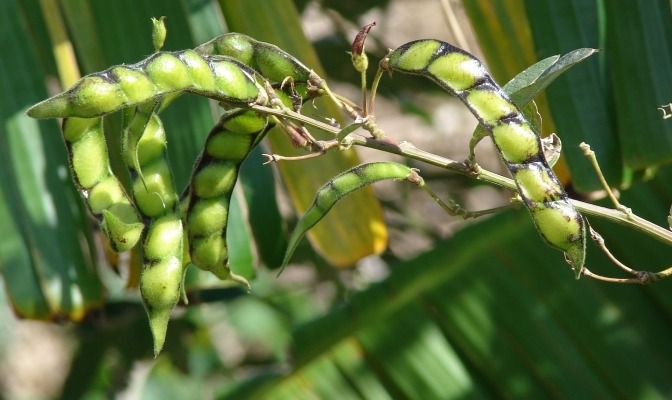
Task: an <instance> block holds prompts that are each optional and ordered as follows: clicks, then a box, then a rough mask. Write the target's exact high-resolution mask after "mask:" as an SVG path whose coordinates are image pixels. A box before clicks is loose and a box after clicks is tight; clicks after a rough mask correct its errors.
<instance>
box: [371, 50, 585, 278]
mask: <svg viewBox="0 0 672 400" xmlns="http://www.w3.org/2000/svg"><path fill="white" fill-rule="evenodd" d="M380 65H381V68H383V69H385V70H389V71H400V72H404V73H409V74H415V75H423V76H426V77H428V78H430V79H431V80H433V81H434V82H436V83H437V84H439V85H440V86H442V87H443V88H444V89H446V90H447V91H448V92H450V93H452V94H453V95H455V96H457V97H458V98H460V99H461V100H462V101H463V102H464V103H465V104H466V106H467V107H468V108H469V109H470V110H471V112H472V113H473V114H474V116H476V118H477V119H478V120H479V122H480V123H481V124H482V125H483V126H484V127H485V129H486V130H487V131H488V133H489V134H490V136H491V137H492V139H493V141H494V142H495V147H496V148H497V150H498V151H499V153H500V155H501V157H502V159H503V160H504V163H505V164H506V166H507V168H508V169H509V171H510V172H511V174H512V176H513V178H514V180H515V182H516V185H517V186H518V192H519V194H520V197H521V198H522V200H523V203H524V204H525V206H526V207H527V208H528V209H529V211H530V213H531V215H532V219H533V221H534V223H535V225H536V227H537V229H538V231H539V233H540V235H541V236H542V238H543V239H544V240H545V241H546V242H547V243H548V244H549V245H551V246H552V247H555V248H557V249H559V250H562V251H563V252H565V257H566V259H567V260H568V262H569V263H570V264H571V265H572V267H573V268H574V270H575V272H576V274H577V277H578V276H579V275H580V273H581V269H582V267H583V263H584V257H585V245H586V229H585V221H584V220H583V217H582V216H581V214H580V213H579V212H578V211H576V209H574V207H573V206H572V205H571V203H570V201H569V198H568V197H567V194H566V193H565V190H564V188H563V187H562V185H561V184H560V182H559V180H558V178H557V177H556V176H555V173H554V172H553V170H552V169H551V168H550V167H549V166H548V163H547V161H546V159H545V158H544V154H543V148H542V145H541V140H540V139H539V135H537V133H536V132H535V131H534V130H533V129H532V127H531V125H530V124H529V122H527V121H526V120H525V117H524V116H523V114H522V113H521V112H520V110H519V109H518V107H517V106H516V105H515V104H514V103H513V102H512V101H511V100H510V99H509V97H508V96H507V95H506V93H504V91H503V90H502V89H501V88H500V87H499V86H498V85H497V84H496V83H495V82H494V81H493V80H492V78H491V77H490V75H489V74H488V73H487V71H486V70H485V68H484V67H483V65H482V64H481V62H480V61H478V59H476V58H475V57H474V56H472V55H471V54H469V53H467V52H465V51H464V50H461V49H458V48H456V47H454V46H452V45H450V44H448V43H444V42H441V41H438V40H433V39H428V40H417V41H413V42H409V43H406V44H404V45H402V46H400V47H399V48H397V49H396V50H394V51H392V52H391V53H390V54H388V55H387V57H386V58H384V59H383V60H382V61H381V63H380Z"/></svg>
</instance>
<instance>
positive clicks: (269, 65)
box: [195, 32, 311, 83]
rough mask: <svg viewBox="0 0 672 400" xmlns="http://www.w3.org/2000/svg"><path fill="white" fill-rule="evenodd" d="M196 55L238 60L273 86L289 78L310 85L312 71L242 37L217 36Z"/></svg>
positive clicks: (266, 45) (273, 48) (274, 49)
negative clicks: (219, 56) (226, 57)
mask: <svg viewBox="0 0 672 400" xmlns="http://www.w3.org/2000/svg"><path fill="white" fill-rule="evenodd" d="M195 51H196V52H198V53H201V54H216V55H222V56H228V57H232V58H235V59H236V60H238V61H240V62H242V63H243V64H245V65H247V66H249V67H250V68H252V69H254V70H256V71H258V72H259V73H260V74H261V75H262V76H263V77H264V78H266V79H268V80H269V81H270V82H273V83H279V82H284V81H285V79H287V78H290V79H292V80H293V81H294V82H296V83H300V82H308V81H309V80H310V76H311V70H310V69H309V68H308V67H306V66H305V65H303V64H302V63H301V62H300V61H299V60H297V59H296V58H295V57H294V56H292V55H291V54H289V53H287V52H285V51H284V50H282V49H280V48H279V47H277V46H275V45H272V44H270V43H265V42H261V41H258V40H255V39H253V38H251V37H249V36H246V35H243V34H241V33H235V32H234V33H227V34H225V35H221V36H218V37H216V38H214V39H212V40H211V41H209V42H206V43H204V44H202V45H200V46H198V47H197V48H196V49H195Z"/></svg>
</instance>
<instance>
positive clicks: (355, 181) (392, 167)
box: [282, 162, 413, 269]
mask: <svg viewBox="0 0 672 400" xmlns="http://www.w3.org/2000/svg"><path fill="white" fill-rule="evenodd" d="M412 173H413V170H412V169H411V168H409V167H407V166H405V165H403V164H398V163H394V162H373V163H369V164H361V165H358V166H356V167H353V168H350V169H349V170H347V171H345V172H342V173H340V174H338V175H337V176H335V177H334V178H333V179H332V180H330V181H329V182H327V183H326V184H324V185H323V186H322V187H321V188H319V189H318V191H317V193H316V194H315V200H313V204H312V205H311V206H310V208H308V210H306V212H305V213H304V214H303V215H302V216H301V218H300V219H299V222H298V223H297V224H296V228H294V232H292V236H291V237H290V238H289V243H288V244H287V251H286V252H285V258H284V260H283V262H282V268H283V269H284V268H285V266H286V265H287V263H288V262H289V259H290V258H291V257H292V254H293V253H294V250H296V246H297V245H298V244H299V241H300V240H301V238H303V236H304V235H305V234H306V232H308V230H309V229H310V228H312V227H313V226H314V225H315V224H317V223H318V222H319V221H320V220H321V219H322V218H324V217H325V216H326V215H327V213H328V212H329V210H331V208H332V207H333V206H334V205H335V204H336V203H337V202H338V201H339V200H340V199H342V198H343V197H345V196H347V195H348V194H350V193H352V192H354V191H355V190H357V189H360V188H362V187H364V186H366V185H370V184H372V183H375V182H379V181H382V180H388V179H396V180H402V179H407V178H409V176H411V174H412Z"/></svg>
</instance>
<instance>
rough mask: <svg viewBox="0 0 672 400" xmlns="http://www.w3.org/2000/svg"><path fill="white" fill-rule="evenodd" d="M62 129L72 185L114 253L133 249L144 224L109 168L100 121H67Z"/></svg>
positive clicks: (71, 119) (99, 119)
mask: <svg viewBox="0 0 672 400" xmlns="http://www.w3.org/2000/svg"><path fill="white" fill-rule="evenodd" d="M62 130H63V138H64V139H65V144H66V147H67V150H68V161H69V163H70V170H71V172H72V177H73V180H74V182H75V185H76V186H77V189H78V190H79V193H80V194H81V196H82V198H83V199H84V201H85V202H86V205H87V206H88V208H89V211H90V212H91V214H93V215H94V216H95V217H96V219H97V220H98V222H99V223H100V225H101V229H102V231H103V233H104V234H105V237H106V238H107V240H108V242H109V244H110V247H111V248H112V249H113V250H114V251H117V252H122V251H126V250H129V249H131V248H133V247H134V246H135V244H136V243H137V242H138V240H139V239H140V236H141V235H142V232H143V228H144V225H143V224H142V222H141V221H140V217H139V216H138V213H137V211H136V209H135V207H134V206H133V204H132V202H131V200H130V198H129V197H128V195H127V194H126V192H125V191H124V188H123V186H122V184H121V182H119V180H118V179H117V177H116V176H115V175H114V174H113V173H112V170H111V169H110V163H109V159H108V155H107V144H106V143H105V133H104V131H103V120H102V118H66V119H64V120H63V126H62Z"/></svg>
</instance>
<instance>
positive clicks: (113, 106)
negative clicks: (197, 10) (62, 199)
mask: <svg viewBox="0 0 672 400" xmlns="http://www.w3.org/2000/svg"><path fill="white" fill-rule="evenodd" d="M381 68H382V69H383V70H388V71H400V72H404V73H411V74H418V75H424V76H427V77H429V78H430V79H432V80H434V81H435V82H436V83H438V84H439V85H441V86H443V87H444V88H445V89H447V90H448V91H449V92H451V93H452V94H454V95H456V96H457V97H458V98H460V99H461V100H462V101H464V103H465V104H466V105H467V107H468V108H469V109H470V110H471V111H472V112H473V114H474V115H475V116H476V117H477V118H478V120H479V121H480V123H481V124H482V125H483V126H484V127H485V128H486V130H487V131H488V132H489V134H490V135H491V136H492V138H493V140H494V142H495V144H496V147H497V149H498V150H499V152H500V154H501V156H502V159H503V161H504V163H505V164H506V165H507V167H508V168H509V171H510V172H511V174H512V175H513V177H514V180H515V181H516V184H517V186H518V192H519V195H520V197H521V199H522V201H523V203H524V204H525V205H526V207H527V208H528V210H529V211H530V213H531V215H532V218H533V220H534V221H535V223H536V226H537V228H538V230H539V232H540V234H541V236H542V238H543V239H544V240H545V241H546V242H547V243H548V244H550V245H551V246H553V247H555V248H557V249H559V250H561V251H563V252H564V253H565V255H566V258H567V260H568V262H569V263H570V264H572V266H573V267H574V268H575V269H577V268H578V269H579V270H580V269H581V267H582V266H583V259H584V254H585V221H584V220H583V217H582V216H581V214H579V213H578V212H577V211H576V210H575V209H574V208H573V207H572V205H571V203H570V202H569V200H568V198H567V195H566V194H565V191H564V189H563V188H562V186H561V184H560V183H559V181H558V179H557V178H556V177H555V175H554V174H553V171H552V170H551V169H550V167H549V166H548V163H547V162H546V160H545V158H544V155H543V152H542V146H541V143H540V140H539V137H538V135H537V134H536V133H535V132H534V131H533V130H532V128H531V127H530V124H529V123H528V122H527V121H526V120H525V118H524V116H523V115H522V113H521V112H520V110H519V109H518V108H517V107H516V105H515V104H513V103H512V102H511V100H509V98H508V97H507V96H506V94H505V93H504V92H503V91H502V89H500V88H499V86H497V85H496V84H495V83H494V81H493V80H492V79H491V78H490V76H489V75H488V73H487V72H486V71H485V69H484V68H483V66H482V65H481V63H480V62H479V61H478V60H477V59H476V58H474V57H473V56H472V55H470V54H468V53H466V52H464V51H462V50H460V49H457V48H455V47H453V46H451V45H449V44H447V43H443V42H440V41H437V40H421V41H415V42H411V43H408V44H405V45H403V46H401V47H399V48H398V49H396V50H394V51H392V52H390V53H389V54H388V55H387V57H386V58H384V59H383V60H382V62H381ZM315 77H316V76H315V75H314V74H313V73H312V71H311V70H310V69H309V68H307V67H306V66H304V65H303V64H302V63H301V62H299V61H298V60H297V59H296V58H294V57H293V56H291V55H289V54H288V53H286V52H284V51H283V50H281V49H279V48H278V47H276V46H273V45H271V44H268V43H264V42H259V41H257V40H254V39H252V38H250V37H247V36H245V35H242V34H237V33H230V34H226V35H223V36H220V37H217V38H215V39H213V40H211V41H210V42H207V43H205V44H203V45H201V46H199V47H196V48H195V49H192V50H184V51H177V52H164V51H156V52H155V53H154V54H152V55H151V56H149V57H148V58H146V59H145V60H143V61H141V62H138V63H136V64H130V65H120V66H114V67H112V68H109V69H107V70H105V71H102V72H98V73H94V74H91V75H88V76H85V77H83V78H82V79H81V80H79V81H78V82H77V83H75V84H74V85H73V86H72V87H71V88H70V89H68V90H67V91H65V92H63V93H61V94H59V95H56V96H54V97H52V98H50V99H47V100H45V101H43V102H41V103H39V104H37V105H35V106H33V107H32V108H31V109H30V110H29V111H28V115H29V116H31V117H34V118H63V125H62V130H63V135H64V139H65V143H66V147H67V150H68V154H69V162H70V167H71V172H72V176H73V179H74V181H75V184H76V186H77V188H78V189H79V191H80V193H81V195H82V198H83V199H84V200H85V202H86V204H87V206H88V208H89V210H90V212H91V214H92V215H93V216H94V217H95V218H96V219H97V220H98V221H99V223H100V226H101V230H102V232H103V233H104V235H105V237H106V238H107V240H108V242H109V245H110V247H111V248H112V249H114V250H115V251H119V252H121V251H126V250H129V249H131V248H133V247H134V246H136V245H137V244H139V243H141V246H142V254H143V264H144V265H143V271H142V274H141V278H140V292H141V295H142V298H143V301H144V304H145V308H146V310H147V313H148V316H149V321H150V327H151V330H152V334H153V336H154V351H155V353H157V354H158V352H159V351H160V350H161V348H162V347H163V343H164V340H165V336H166V330H167V325H168V320H169V316H170V312H171V310H172V309H173V308H174V307H175V305H176V304H177V302H178V301H179V299H180V296H181V294H182V282H183V278H184V273H185V269H186V267H187V265H189V264H193V265H195V266H196V267H198V268H201V269H203V270H206V271H210V272H212V273H213V274H214V275H216V276H217V277H219V278H220V279H228V280H233V281H237V282H239V283H242V284H244V285H246V286H248V287H249V285H248V283H247V282H246V281H245V279H244V278H242V277H239V276H237V275H235V274H233V273H232V271H231V270H230V268H229V266H228V264H227V259H228V251H227V244H226V228H227V219H228V211H229V203H230V200H231V194H232V191H233V187H234V185H235V182H236V180H237V177H238V170H239V167H240V165H241V163H242V162H243V161H244V159H245V158H246V157H247V155H248V154H249V152H250V151H251V150H252V149H253V148H254V146H255V145H256V144H257V143H259V142H260V141H261V140H262V139H263V137H264V135H265V134H266V132H268V130H269V129H270V128H272V127H273V126H274V125H275V124H277V123H279V122H280V120H279V119H278V118H271V117H269V115H264V114H260V113H259V112H256V111H253V110H251V109H250V105H251V104H256V105H262V106H268V105H272V104H277V102H279V103H280V104H282V105H283V106H284V107H288V108H293V107H295V106H296V105H297V104H299V105H300V104H302V103H303V102H304V101H306V100H307V99H309V98H310V97H314V96H317V95H320V91H319V90H315V88H317V87H319V85H320V82H323V81H322V80H321V79H319V77H317V79H316V78H315ZM287 82H290V83H291V84H290V85H286V83H287ZM184 92H190V93H195V94H198V95H201V96H205V97H208V98H211V99H215V100H217V101H218V102H219V103H220V105H221V106H222V107H224V108H225V109H226V112H225V113H224V114H223V115H222V117H221V119H220V121H219V122H218V123H217V124H216V126H215V127H214V128H213V129H212V130H211V132H210V134H209V135H208V137H207V139H206V142H205V144H204V146H203V150H202V153H201V155H200V156H199V157H198V159H197V160H196V163H195V165H194V168H193V171H192V175H191V179H190V181H189V184H188V186H187V187H186V189H185V190H184V191H183V192H182V194H181V195H180V194H178V192H177V190H176V188H175V185H174V182H173V177H172V173H171V169H170V164H169V160H168V157H167V153H166V135H165V131H164V128H163V124H162V122H161V119H160V118H159V114H160V112H161V111H162V110H163V109H164V108H165V107H167V106H168V104H169V103H170V102H171V101H173V100H174V99H175V98H176V97H177V96H179V95H180V94H181V93H184ZM115 112H121V113H122V116H123V119H122V121H123V122H122V133H123V136H122V143H123V154H122V155H123V157H122V158H123V160H124V162H125V164H126V166H127V168H128V171H129V173H130V176H131V180H132V184H131V189H130V190H129V191H128V192H127V191H126V190H125V189H124V187H123V185H122V184H121V182H120V181H119V179H118V178H117V176H115V174H114V173H113V172H112V170H111V168H110V163H109V158H108V150H107V145H106V142H105V135H104V131H103V118H105V116H107V115H109V114H111V113H115ZM414 174H415V172H414V171H412V170H411V169H410V168H408V167H405V166H403V165H401V164H394V163H371V164H364V165H361V166H358V167H356V168H354V169H352V170H349V171H346V172H344V173H343V174H341V175H339V176H337V177H335V178H334V179H333V180H331V181H330V182H329V183H328V184H327V185H325V186H324V187H322V188H321V189H320V190H319V191H318V193H317V196H316V199H315V201H314V203H313V205H312V207H311V208H310V209H309V210H308V211H307V212H306V214H305V215H304V217H303V218H302V219H301V220H300V222H299V226H298V228H297V230H296V231H295V235H294V236H293V237H292V239H290V249H289V250H288V253H287V257H286V259H285V263H286V262H287V261H288V257H289V255H290V254H291V252H292V250H293V249H294V248H295V246H296V243H297V242H298V240H299V239H300V237H301V236H302V235H303V233H304V232H305V231H307V230H308V229H309V228H310V227H312V226H313V225H314V224H315V223H317V221H319V220H320V219H321V218H322V217H323V216H324V215H325V214H326V213H327V212H328V211H329V209H330V208H331V207H332V206H333V205H334V203H335V202H336V201H338V199H340V198H341V197H343V196H344V195H346V194H348V193H350V192H352V191H354V190H356V189H358V188H360V187H362V186H364V185H366V184H370V183H372V182H376V181H379V180H381V179H408V178H409V177H410V176H416V177H417V174H415V175H414Z"/></svg>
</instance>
